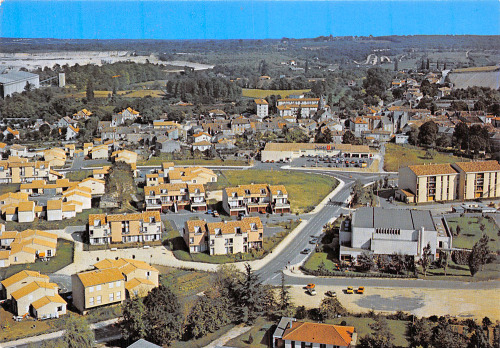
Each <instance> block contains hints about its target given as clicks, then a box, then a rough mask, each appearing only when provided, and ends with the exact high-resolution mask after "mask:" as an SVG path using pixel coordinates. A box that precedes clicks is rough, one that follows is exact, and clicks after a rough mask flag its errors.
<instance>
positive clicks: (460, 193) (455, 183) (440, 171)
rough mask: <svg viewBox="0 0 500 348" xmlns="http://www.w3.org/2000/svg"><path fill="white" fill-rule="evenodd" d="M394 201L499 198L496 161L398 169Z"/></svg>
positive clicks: (499, 179)
mask: <svg viewBox="0 0 500 348" xmlns="http://www.w3.org/2000/svg"><path fill="white" fill-rule="evenodd" d="M398 178H399V190H398V191H397V192H396V199H399V200H401V201H404V202H406V203H425V202H433V201H453V200H470V199H478V198H497V197H500V164H499V163H498V162H497V161H480V162H456V163H451V164H450V163H447V164H424V165H413V166H408V167H402V168H400V169H399V177H398Z"/></svg>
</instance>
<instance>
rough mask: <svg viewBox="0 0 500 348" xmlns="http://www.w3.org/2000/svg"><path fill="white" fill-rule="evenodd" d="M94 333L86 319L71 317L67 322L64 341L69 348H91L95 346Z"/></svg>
mask: <svg viewBox="0 0 500 348" xmlns="http://www.w3.org/2000/svg"><path fill="white" fill-rule="evenodd" d="M94 339H95V337H94V331H92V330H91V329H90V327H89V325H88V323H87V320H86V319H85V318H84V317H75V316H70V317H69V318H68V320H67V321H66V325H65V331H64V336H63V341H64V343H65V344H66V346H67V347H68V348H87V347H88V348H90V347H93V346H94Z"/></svg>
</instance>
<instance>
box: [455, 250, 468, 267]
mask: <svg viewBox="0 0 500 348" xmlns="http://www.w3.org/2000/svg"><path fill="white" fill-rule="evenodd" d="M469 255H470V251H469V250H454V251H453V252H452V253H451V259H452V260H453V262H455V263H456V264H457V265H468V264H469Z"/></svg>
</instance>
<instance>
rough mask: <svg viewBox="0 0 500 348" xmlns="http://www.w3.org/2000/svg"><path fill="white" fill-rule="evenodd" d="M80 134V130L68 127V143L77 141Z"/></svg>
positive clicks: (71, 126)
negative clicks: (73, 140)
mask: <svg viewBox="0 0 500 348" xmlns="http://www.w3.org/2000/svg"><path fill="white" fill-rule="evenodd" d="M78 132H80V128H78V127H75V126H73V125H68V128H67V131H66V141H68V140H71V139H75V138H76V137H77V136H78Z"/></svg>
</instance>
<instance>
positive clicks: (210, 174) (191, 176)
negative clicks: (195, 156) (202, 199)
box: [166, 167, 217, 185]
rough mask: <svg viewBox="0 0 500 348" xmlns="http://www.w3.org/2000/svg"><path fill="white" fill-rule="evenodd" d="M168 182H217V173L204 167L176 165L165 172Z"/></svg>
mask: <svg viewBox="0 0 500 348" xmlns="http://www.w3.org/2000/svg"><path fill="white" fill-rule="evenodd" d="M166 176H167V179H168V182H169V183H171V184H180V183H186V184H202V185H206V184H207V183H209V182H217V174H215V173H214V171H213V170H211V169H208V168H204V167H177V168H173V169H172V170H169V171H168V172H167V175H166Z"/></svg>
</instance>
